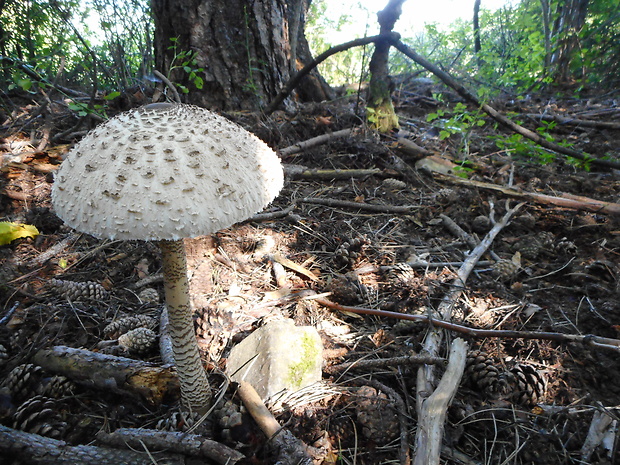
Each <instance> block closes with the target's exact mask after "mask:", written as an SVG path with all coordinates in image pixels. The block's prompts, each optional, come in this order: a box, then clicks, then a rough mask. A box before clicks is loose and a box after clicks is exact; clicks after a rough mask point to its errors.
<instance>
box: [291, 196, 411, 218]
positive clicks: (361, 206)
mask: <svg viewBox="0 0 620 465" xmlns="http://www.w3.org/2000/svg"><path fill="white" fill-rule="evenodd" d="M298 202H299V203H309V204H314V205H324V206H326V207H333V208H352V209H355V210H365V211H370V212H376V213H386V214H389V213H404V214H408V213H413V212H414V211H416V210H419V209H420V207H419V206H417V205H373V204H368V203H361V202H351V201H346V200H337V199H319V198H310V197H306V198H303V199H299V200H298Z"/></svg>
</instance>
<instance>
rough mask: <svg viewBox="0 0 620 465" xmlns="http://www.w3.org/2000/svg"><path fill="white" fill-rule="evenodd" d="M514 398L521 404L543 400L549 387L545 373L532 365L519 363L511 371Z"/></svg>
mask: <svg viewBox="0 0 620 465" xmlns="http://www.w3.org/2000/svg"><path fill="white" fill-rule="evenodd" d="M508 375H509V377H508V379H509V381H510V382H511V385H512V396H511V397H512V399H513V401H514V402H516V403H518V404H521V405H535V404H537V403H538V402H540V401H541V399H542V398H543V396H544V395H545V391H546V389H547V380H546V378H545V377H544V375H543V374H542V373H541V372H539V371H537V370H535V369H534V368H533V367H532V366H530V365H523V364H517V365H515V366H514V367H513V368H512V369H511V370H510V372H509V374H508Z"/></svg>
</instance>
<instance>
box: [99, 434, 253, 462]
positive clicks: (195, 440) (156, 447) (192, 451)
mask: <svg viewBox="0 0 620 465" xmlns="http://www.w3.org/2000/svg"><path fill="white" fill-rule="evenodd" d="M97 440H98V441H100V442H102V443H104V444H107V445H109V446H114V447H119V448H131V449H134V450H140V449H142V448H144V447H146V448H147V449H148V450H149V451H170V452H174V453H176V454H183V455H187V456H190V457H204V458H207V459H210V460H213V461H214V462H216V463H221V464H231V465H232V464H234V463H237V462H238V461H239V460H241V459H244V458H245V456H244V455H243V454H242V453H241V452H238V451H236V450H234V449H231V448H230V447H228V446H225V445H224V444H221V443H219V442H216V441H212V440H211V439H206V438H204V437H202V436H199V435H196V434H188V433H181V432H177V431H157V430H152V429H142V428H119V429H117V430H116V431H114V432H112V433H106V432H105V431H99V432H98V433H97Z"/></svg>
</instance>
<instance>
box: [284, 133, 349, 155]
mask: <svg viewBox="0 0 620 465" xmlns="http://www.w3.org/2000/svg"><path fill="white" fill-rule="evenodd" d="M352 133H353V129H343V130H341V131H336V132H329V133H327V134H321V135H320V136H316V137H313V138H312V139H308V140H305V141H303V142H297V143H296V144H293V145H291V146H289V147H286V148H283V149H282V150H280V155H284V156H287V155H293V154H295V153H299V152H303V151H304V150H307V149H309V148H312V147H316V146H317V145H322V144H325V143H327V142H329V141H330V140H332V139H338V138H340V137H347V136H349V135H351V134H352Z"/></svg>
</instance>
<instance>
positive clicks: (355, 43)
mask: <svg viewBox="0 0 620 465" xmlns="http://www.w3.org/2000/svg"><path fill="white" fill-rule="evenodd" d="M398 39H400V35H399V34H379V35H376V36H370V37H362V38H361V39H355V40H351V41H349V42H345V43H343V44H340V45H336V46H334V47H332V48H330V49H328V50H326V51H324V52H323V53H321V54H320V55H319V56H317V57H316V58H315V59H314V60H312V61H311V62H310V63H308V64H307V65H306V66H304V67H303V68H302V69H301V70H300V71H299V72H298V73H297V74H295V76H293V77H292V78H291V79H290V80H289V81H288V82H287V83H286V85H285V86H284V87H283V88H282V90H281V91H280V93H279V94H278V95H276V97H275V98H274V99H273V100H272V101H271V103H270V104H269V105H267V108H265V110H264V113H265V114H266V115H270V114H271V113H273V112H274V111H276V109H277V108H278V106H279V105H280V104H281V103H282V102H283V101H284V99H285V98H286V97H288V96H289V95H290V93H291V92H292V91H293V89H294V88H295V87H297V86H298V85H299V83H300V82H301V80H302V79H303V78H304V77H305V76H306V75H308V73H310V71H312V70H313V69H314V68H316V67H317V66H318V65H319V64H321V63H322V62H323V61H325V60H326V59H328V58H329V57H330V56H332V55H334V54H336V53H338V52H344V51H345V50H348V49H350V48H353V47H360V46H362V45H368V44H370V43H372V42H377V41H378V40H391V41H395V40H398Z"/></svg>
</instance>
